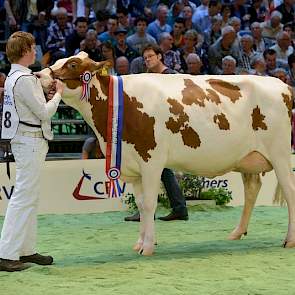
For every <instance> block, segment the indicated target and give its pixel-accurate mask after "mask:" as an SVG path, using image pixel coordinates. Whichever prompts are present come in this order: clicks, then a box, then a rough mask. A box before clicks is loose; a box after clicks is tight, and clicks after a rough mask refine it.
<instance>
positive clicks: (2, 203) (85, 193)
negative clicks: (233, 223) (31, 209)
mask: <svg viewBox="0 0 295 295" xmlns="http://www.w3.org/2000/svg"><path fill="white" fill-rule="evenodd" d="M292 162H293V163H292V164H293V167H294V166H295V157H294V156H292ZM5 165H6V164H5V163H0V215H4V214H5V210H6V207H7V203H8V201H9V198H10V196H11V194H12V192H13V189H14V179H15V165H14V163H10V166H11V180H9V179H8V177H7V175H6V166H5ZM261 178H262V187H261V190H260V192H259V195H258V198H257V202H256V205H269V206H271V205H272V198H273V194H274V191H275V187H276V185H277V180H276V177H275V173H274V172H273V171H272V172H269V173H266V175H265V176H262V177H261ZM120 184H121V190H122V191H123V195H126V194H127V193H133V188H132V185H130V184H126V183H123V182H121V183H120ZM107 186H108V181H107V178H106V175H105V160H65V161H47V162H46V163H45V167H44V170H43V174H42V183H41V187H42V189H41V197H40V202H39V213H40V214H47V213H53V214H67V213H96V212H105V211H119V210H126V209H127V207H126V205H125V204H124V202H123V200H122V199H121V198H118V199H117V198H109V197H108V194H107ZM204 187H205V188H209V187H214V188H220V187H223V188H227V189H228V190H230V191H232V196H233V200H232V201H231V203H230V205H232V206H238V205H243V202H244V190H243V182H242V178H241V175H240V173H235V172H231V173H227V174H225V175H223V176H220V177H216V178H213V179H207V178H206V179H205V182H204Z"/></svg>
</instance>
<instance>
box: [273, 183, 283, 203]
mask: <svg viewBox="0 0 295 295" xmlns="http://www.w3.org/2000/svg"><path fill="white" fill-rule="evenodd" d="M272 202H273V204H276V205H280V206H286V199H285V196H284V193H283V190H282V187H281V186H280V184H279V183H277V187H276V191H275V194H274V197H273V200H272Z"/></svg>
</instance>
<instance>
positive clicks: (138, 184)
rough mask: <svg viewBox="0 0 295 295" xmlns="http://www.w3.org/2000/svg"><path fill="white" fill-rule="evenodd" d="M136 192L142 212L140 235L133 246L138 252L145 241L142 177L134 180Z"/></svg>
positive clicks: (138, 205) (137, 203) (138, 206)
mask: <svg viewBox="0 0 295 295" xmlns="http://www.w3.org/2000/svg"><path fill="white" fill-rule="evenodd" d="M132 185H133V189H134V193H135V202H136V205H137V208H138V211H139V214H140V223H139V237H138V240H137V241H136V243H135V244H134V246H133V250H134V251H136V252H138V251H140V250H141V249H142V246H143V241H144V222H143V218H142V216H143V190H142V184H141V178H139V179H138V180H137V181H135V182H132Z"/></svg>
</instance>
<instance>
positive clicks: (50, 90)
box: [46, 81, 56, 101]
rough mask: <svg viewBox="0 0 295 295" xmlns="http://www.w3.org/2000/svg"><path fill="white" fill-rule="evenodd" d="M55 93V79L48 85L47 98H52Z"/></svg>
mask: <svg viewBox="0 0 295 295" xmlns="http://www.w3.org/2000/svg"><path fill="white" fill-rule="evenodd" d="M55 93H56V82H55V81H53V82H52V83H51V84H50V85H49V87H48V93H47V97H46V100H47V101H49V100H51V99H52V97H53V96H54V94H55Z"/></svg>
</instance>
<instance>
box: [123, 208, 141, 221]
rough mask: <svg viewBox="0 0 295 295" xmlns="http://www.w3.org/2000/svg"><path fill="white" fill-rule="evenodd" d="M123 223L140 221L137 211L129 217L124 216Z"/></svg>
mask: <svg viewBox="0 0 295 295" xmlns="http://www.w3.org/2000/svg"><path fill="white" fill-rule="evenodd" d="M124 220H125V221H137V222H138V221H140V214H139V212H138V211H137V212H136V213H135V214H133V215H131V216H126V217H125V218H124Z"/></svg>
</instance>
